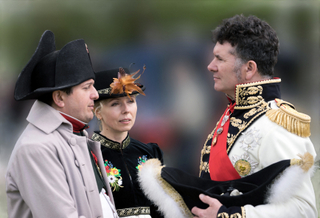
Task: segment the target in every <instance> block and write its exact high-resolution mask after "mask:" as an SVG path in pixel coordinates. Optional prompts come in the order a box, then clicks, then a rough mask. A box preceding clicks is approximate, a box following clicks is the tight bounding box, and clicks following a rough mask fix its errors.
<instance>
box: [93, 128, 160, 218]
mask: <svg viewBox="0 0 320 218" xmlns="http://www.w3.org/2000/svg"><path fill="white" fill-rule="evenodd" d="M92 139H93V140H94V141H99V142H100V143H101V151H102V156H103V160H104V164H105V167H106V171H107V174H108V178H109V182H110V186H111V189H112V192H113V197H114V201H115V204H116V208H117V212H118V215H119V216H120V217H122V216H132V215H142V214H150V215H151V216H152V217H158V214H157V212H156V209H155V207H154V206H153V205H152V203H151V202H150V201H149V199H147V198H146V197H145V195H144V194H143V192H142V191H141V189H140V186H139V183H138V180H137V173H138V171H139V168H140V167H141V166H142V165H143V164H144V162H145V161H146V160H148V159H152V158H157V159H159V160H160V161H161V163H162V164H163V153H162V151H161V149H160V148H159V146H158V145H157V144H155V143H148V144H144V143H142V142H140V141H138V140H135V139H133V138H131V137H129V135H128V136H127V137H126V138H125V139H124V140H123V142H122V147H121V145H120V143H118V142H115V141H112V140H110V139H108V138H106V137H105V136H103V135H101V134H100V133H99V132H95V133H94V134H93V136H92Z"/></svg>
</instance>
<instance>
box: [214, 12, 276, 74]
mask: <svg viewBox="0 0 320 218" xmlns="http://www.w3.org/2000/svg"><path fill="white" fill-rule="evenodd" d="M212 35H213V38H212V39H213V42H214V43H217V42H219V43H220V44H223V43H224V42H229V43H230V44H231V45H232V46H236V47H235V48H236V53H237V54H236V55H237V56H238V57H239V58H240V59H241V60H242V61H243V62H247V61H249V60H253V61H255V62H256V64H257V67H258V71H259V73H260V74H261V75H262V76H273V74H274V66H275V64H276V63H277V57H278V54H279V39H278V37H277V34H276V32H275V31H274V30H273V29H272V28H271V26H270V25H269V24H268V23H267V22H265V21H263V20H260V19H259V18H257V17H255V16H248V17H245V16H243V15H236V16H234V17H231V18H228V19H225V20H223V22H222V24H221V25H219V26H218V27H217V28H216V29H214V30H213V31H212Z"/></svg>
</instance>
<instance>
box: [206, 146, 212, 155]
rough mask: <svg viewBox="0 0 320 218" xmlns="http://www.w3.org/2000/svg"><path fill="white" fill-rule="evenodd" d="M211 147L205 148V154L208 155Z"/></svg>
mask: <svg viewBox="0 0 320 218" xmlns="http://www.w3.org/2000/svg"><path fill="white" fill-rule="evenodd" d="M210 150H211V146H206V150H205V153H206V154H210Z"/></svg>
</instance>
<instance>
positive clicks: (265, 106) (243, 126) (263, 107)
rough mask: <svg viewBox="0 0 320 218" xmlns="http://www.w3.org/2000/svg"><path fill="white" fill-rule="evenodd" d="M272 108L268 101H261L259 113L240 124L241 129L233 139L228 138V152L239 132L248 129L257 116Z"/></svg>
mask: <svg viewBox="0 0 320 218" xmlns="http://www.w3.org/2000/svg"><path fill="white" fill-rule="evenodd" d="M270 109H271V108H270V107H269V106H268V103H266V102H265V101H264V100H263V101H261V102H260V104H259V110H257V113H256V114H255V115H254V117H252V118H251V119H250V121H249V122H246V123H242V124H241V125H240V124H239V125H238V128H239V130H240V131H239V132H238V133H237V134H236V135H235V136H234V137H233V138H232V139H230V140H228V149H227V153H229V151H230V149H231V147H232V145H233V143H234V141H235V140H236V139H237V137H238V136H239V134H241V133H242V131H243V130H244V129H246V128H247V127H248V126H249V125H250V124H251V123H252V122H254V121H255V120H256V119H257V117H259V116H260V115H261V113H264V112H265V111H268V110H270ZM231 119H232V118H231ZM231 119H230V122H231Z"/></svg>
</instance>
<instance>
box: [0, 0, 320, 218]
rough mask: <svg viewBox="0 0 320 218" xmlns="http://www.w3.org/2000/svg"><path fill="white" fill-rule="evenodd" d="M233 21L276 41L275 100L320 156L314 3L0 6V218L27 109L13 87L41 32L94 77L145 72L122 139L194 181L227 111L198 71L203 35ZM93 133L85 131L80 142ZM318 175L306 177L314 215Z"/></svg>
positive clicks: (206, 47) (207, 44)
mask: <svg viewBox="0 0 320 218" xmlns="http://www.w3.org/2000/svg"><path fill="white" fill-rule="evenodd" d="M235 14H244V15H246V16H247V15H256V16H258V17H259V18H261V19H263V20H266V21H267V22H268V23H269V24H270V25H271V26H272V27H273V28H274V29H275V30H276V32H277V33H278V36H279V39H280V55H279V60H278V64H277V65H276V69H275V76H277V77H281V78H282V81H283V83H282V86H281V88H282V98H283V99H284V100H286V101H289V102H291V103H293V104H294V105H295V106H296V108H297V109H298V110H299V111H302V112H304V113H306V114H308V115H310V116H311V117H312V122H311V133H312V135H311V140H312V141H313V143H314V145H315V148H316V151H317V153H318V154H320V145H319V142H320V134H319V130H320V122H319V121H320V119H319V118H320V113H319V111H320V110H319V108H320V101H319V97H320V94H319V93H320V90H319V89H320V78H319V77H320V75H319V67H320V66H319V57H320V55H319V36H320V35H319V33H320V31H319V30H320V21H319V1H289V0H288V1H241V0H238V1H182V0H181V1H172V2H170V1H151V0H150V1H122V0H121V1H0V139H1V140H0V218H6V217H7V213H6V198H5V182H4V174H5V169H6V165H7V161H8V159H9V157H10V153H11V151H12V149H13V146H14V144H15V141H16V140H17V138H18V137H19V135H20V134H21V132H22V131H23V129H24V127H25V126H26V124H27V123H26V121H25V118H26V116H27V114H28V111H29V109H30V106H31V105H32V103H33V102H32V101H27V102H16V101H15V100H14V99H13V90H14V84H15V81H16V79H17V76H18V75H19V73H20V72H21V70H22V69H23V67H24V66H25V65H26V63H27V62H28V60H29V59H30V58H31V56H32V54H33V53H34V51H35V49H36V47H37V44H38V42H39V39H40V36H41V35H42V33H43V32H44V31H45V30H46V29H49V30H51V31H53V32H54V34H55V37H56V47H57V49H61V48H62V47H63V46H64V45H65V44H66V43H67V42H69V41H72V40H74V39H78V38H83V39H84V40H85V41H86V43H87V44H88V47H89V50H90V54H91V58H92V62H93V66H94V69H95V70H96V71H99V70H104V69H110V68H118V67H119V66H122V67H129V65H130V64H131V63H135V64H134V65H133V66H132V70H133V71H135V70H138V69H142V66H143V65H144V64H145V65H146V67H147V69H146V71H145V73H144V74H143V75H142V77H141V79H139V81H140V82H141V83H143V84H144V85H145V86H146V88H147V89H146V91H145V93H146V96H139V97H138V107H139V109H138V117H137V121H136V124H135V126H134V128H133V129H132V131H131V132H130V135H131V136H132V137H134V138H136V139H138V140H140V141H143V142H145V143H147V142H156V143H158V144H159V146H160V148H162V150H163V151H164V156H165V164H166V165H167V166H173V167H178V168H181V169H183V170H186V171H189V172H190V173H192V174H194V175H197V174H198V168H199V161H200V150H201V149H202V147H203V143H204V142H205V139H206V137H207V135H208V134H209V133H210V132H211V131H212V129H213V128H214V126H215V123H216V122H217V120H218V119H219V117H220V115H221V113H222V112H223V110H224V108H225V105H226V103H227V100H226V98H225V97H224V95H223V94H221V93H218V92H216V91H214V89H213V79H212V74H211V73H210V72H208V70H207V65H208V64H209V62H210V61H211V58H212V49H213V44H212V42H211V30H212V29H214V28H215V27H216V26H217V25H218V24H219V23H220V22H221V21H222V19H224V18H228V17H231V16H233V15H235ZM97 129H98V126H97V124H96V120H93V121H92V122H90V129H89V133H90V134H92V132H93V131H94V130H97ZM319 156H320V155H319ZM319 156H318V157H317V160H319ZM44 164H45V163H44ZM319 171H320V170H317V171H316V172H315V176H314V177H313V183H314V187H315V192H316V196H317V207H318V210H319V209H320V206H319V199H320V175H319V174H320V173H319ZM30 185H32V184H30Z"/></svg>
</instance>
